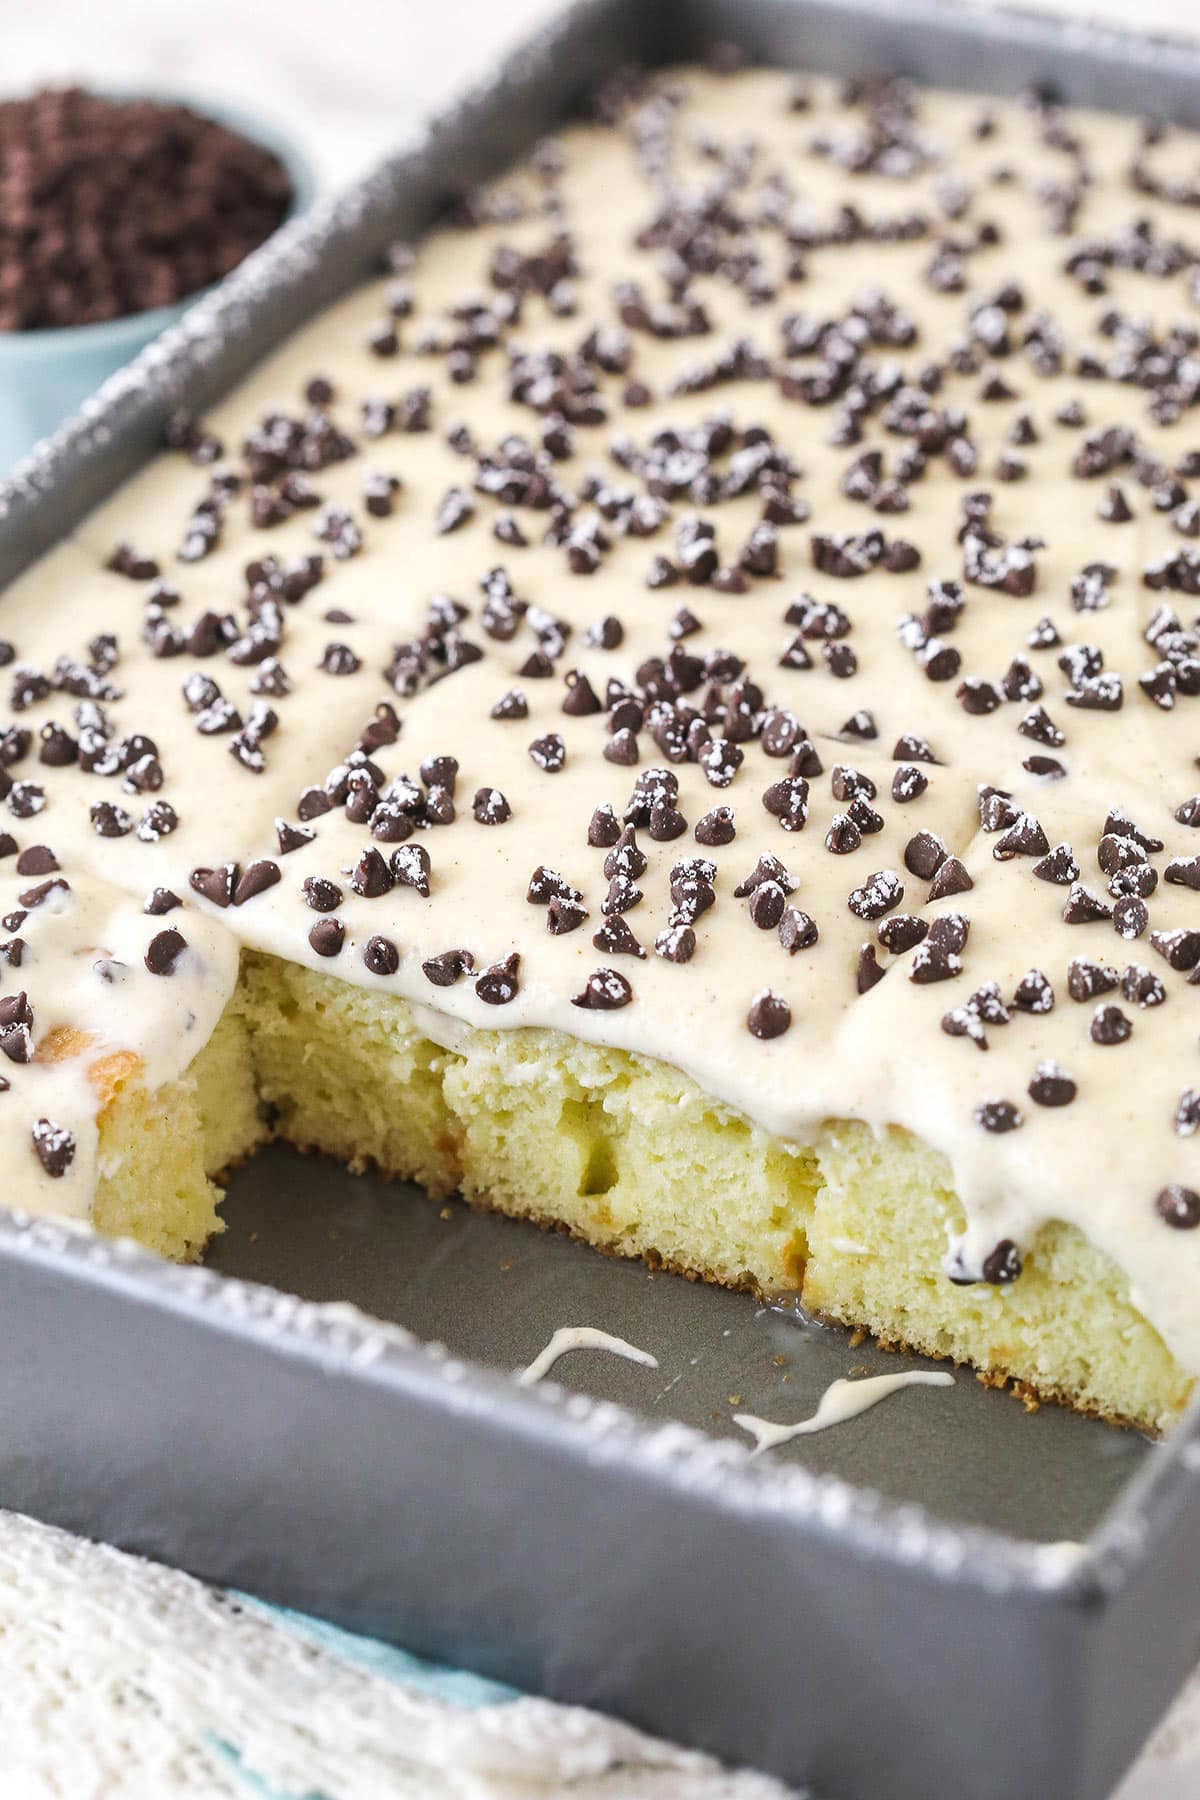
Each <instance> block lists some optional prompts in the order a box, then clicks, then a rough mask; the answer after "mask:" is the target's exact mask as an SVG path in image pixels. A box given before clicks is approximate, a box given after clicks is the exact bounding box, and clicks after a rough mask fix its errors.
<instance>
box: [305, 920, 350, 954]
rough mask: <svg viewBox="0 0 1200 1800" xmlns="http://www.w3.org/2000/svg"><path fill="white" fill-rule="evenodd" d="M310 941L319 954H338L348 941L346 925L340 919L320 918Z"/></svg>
mask: <svg viewBox="0 0 1200 1800" xmlns="http://www.w3.org/2000/svg"><path fill="white" fill-rule="evenodd" d="M308 941H309V943H310V944H311V945H312V947H313V949H314V950H315V951H316V953H317V955H318V956H337V955H339V954H340V952H341V948H342V945H343V944H344V943H345V941H346V927H345V926H344V925H343V924H342V921H341V920H340V919H318V920H317V922H316V924H315V925H314V926H313V928H312V930H311V931H310V932H309V934H308Z"/></svg>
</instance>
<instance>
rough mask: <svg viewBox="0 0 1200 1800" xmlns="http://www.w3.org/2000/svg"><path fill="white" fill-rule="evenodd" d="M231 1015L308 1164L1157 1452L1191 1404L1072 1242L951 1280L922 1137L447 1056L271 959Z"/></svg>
mask: <svg viewBox="0 0 1200 1800" xmlns="http://www.w3.org/2000/svg"><path fill="white" fill-rule="evenodd" d="M234 1010H236V1014H237V1026H238V1030H237V1034H236V1039H235V1041H234V1042H233V1043H231V1052H232V1053H233V1054H235V1055H239V1056H240V1055H248V1056H249V1057H250V1058H251V1059H252V1062H253V1069H254V1074H255V1078H256V1083H257V1090H258V1093H259V1095H260V1097H261V1099H262V1101H263V1103H264V1104H265V1105H266V1107H267V1109H268V1112H269V1114H270V1117H271V1119H272V1122H273V1123H272V1129H273V1130H274V1131H275V1132H276V1133H277V1135H278V1136H280V1137H282V1138H283V1139H285V1140H286V1141H288V1142H290V1143H292V1144H293V1145H295V1146H296V1147H298V1148H300V1149H304V1150H313V1151H320V1152H324V1153H327V1154H329V1155H331V1156H334V1157H336V1158H338V1159H339V1160H340V1161H342V1162H345V1163H347V1164H349V1165H350V1166H351V1167H352V1168H356V1169H362V1168H366V1167H371V1168H374V1169H376V1170H378V1171H379V1172H380V1173H382V1174H384V1175H387V1176H391V1177H396V1178H401V1179H411V1180H414V1181H416V1182H418V1183H420V1184H421V1185H422V1186H423V1187H424V1188H425V1189H426V1190H427V1191H428V1192H429V1193H430V1194H431V1195H432V1196H435V1197H436V1196H440V1195H446V1194H450V1193H453V1192H459V1193H461V1194H462V1195H463V1196H464V1198H466V1199H467V1200H468V1201H470V1202H471V1203H472V1204H475V1205H479V1206H482V1207H486V1208H488V1209H490V1210H494V1211H498V1212H501V1213H504V1214H506V1215H508V1216H510V1217H513V1218H520V1219H527V1220H530V1221H532V1222H534V1223H536V1224H539V1225H542V1226H547V1227H554V1228H558V1229H563V1230H566V1231H568V1232H570V1233H571V1234H572V1235H574V1236H576V1237H578V1238H580V1239H583V1240H585V1241H586V1242H588V1243H590V1244H592V1245H594V1246H595V1247H597V1248H599V1249H602V1250H605V1251H607V1252H610V1253H613V1254H618V1255H622V1256H631V1257H642V1258H643V1259H645V1260H646V1261H647V1262H649V1263H651V1264H653V1265H657V1266H665V1267H668V1268H670V1269H673V1270H675V1271H677V1272H679V1273H682V1274H684V1275H687V1276H690V1277H693V1278H696V1277H699V1278H703V1279H705V1280H708V1281H713V1282H717V1283H720V1284H722V1285H725V1286H729V1287H735V1288H747V1289H750V1290H752V1291H753V1292H755V1293H757V1294H759V1295H761V1296H762V1297H763V1298H765V1299H767V1300H772V1301H792V1302H798V1303H799V1304H800V1306H801V1307H803V1308H804V1309H805V1311H806V1312H808V1313H810V1314H812V1315H814V1316H816V1317H819V1318H821V1319H825V1320H829V1321H831V1322H834V1323H837V1324H839V1325H844V1326H847V1327H849V1328H851V1329H852V1330H860V1331H863V1332H865V1333H867V1334H869V1335H870V1336H872V1337H873V1338H875V1339H876V1340H877V1341H878V1342H879V1343H880V1344H881V1345H882V1346H884V1347H887V1348H897V1349H900V1348H903V1349H906V1350H910V1351H914V1352H918V1353H921V1354H924V1355H929V1356H934V1357H939V1358H946V1359H950V1360H953V1361H954V1362H957V1363H961V1364H965V1365H969V1366H970V1367H972V1368H974V1369H975V1370H976V1372H977V1374H978V1376H979V1378H980V1379H981V1380H983V1381H985V1382H987V1383H988V1384H990V1385H995V1386H1008V1387H1011V1388H1012V1389H1013V1390H1014V1391H1015V1392H1016V1393H1017V1394H1018V1395H1019V1396H1020V1397H1022V1398H1023V1399H1025V1400H1026V1402H1027V1403H1033V1402H1035V1401H1036V1400H1038V1399H1042V1400H1053V1401H1059V1402H1062V1403H1064V1404H1066V1405H1069V1406H1071V1407H1073V1408H1074V1409H1076V1410H1078V1411H1082V1412H1085V1413H1090V1414H1094V1415H1096V1416H1099V1417H1102V1418H1104V1419H1107V1420H1109V1421H1110V1422H1113V1423H1119V1424H1125V1425H1132V1426H1135V1427H1137V1428H1138V1429H1141V1430H1143V1431H1147V1432H1151V1433H1154V1434H1159V1433H1161V1432H1162V1431H1164V1430H1165V1429H1166V1428H1167V1427H1168V1426H1169V1425H1170V1424H1171V1423H1172V1422H1173V1421H1174V1420H1175V1419H1176V1418H1177V1417H1178V1415H1179V1413H1180V1412H1181V1411H1182V1410H1183V1408H1184V1406H1185V1405H1186V1403H1187V1400H1188V1398H1189V1396H1190V1394H1191V1391H1192V1387H1193V1381H1192V1379H1191V1377H1190V1376H1188V1375H1187V1373H1186V1372H1185V1371H1184V1370H1183V1369H1182V1368H1181V1367H1180V1365H1179V1363H1178V1362H1177V1361H1176V1359H1175V1358H1174V1356H1173V1355H1172V1354H1171V1352H1170V1351H1169V1350H1168V1348H1167V1346H1166V1345H1165V1343H1164V1342H1163V1340H1162V1338H1161V1337H1160V1335H1159V1334H1158V1332H1157V1331H1156V1330H1155V1329H1154V1327H1153V1326H1152V1325H1151V1324H1150V1323H1149V1322H1148V1321H1147V1320H1146V1318H1145V1317H1144V1316H1143V1315H1142V1314H1141V1313H1140V1312H1139V1311H1138V1309H1137V1308H1136V1307H1135V1306H1134V1305H1133V1304H1132V1302H1131V1300H1130V1296H1129V1285H1128V1282H1127V1280H1126V1278H1125V1276H1124V1274H1123V1273H1122V1272H1121V1271H1120V1269H1119V1268H1118V1267H1117V1265H1116V1264H1115V1263H1114V1262H1113V1261H1112V1259H1111V1258H1110V1257H1108V1256H1107V1255H1105V1254H1104V1253H1103V1252H1102V1251H1100V1250H1099V1249H1097V1248H1096V1247H1095V1246H1094V1245H1092V1244H1090V1243H1089V1242H1088V1241H1087V1240H1086V1239H1085V1238H1084V1237H1083V1236H1082V1234H1081V1233H1080V1232H1079V1231H1077V1230H1076V1229H1075V1228H1074V1227H1071V1226H1068V1225H1064V1224H1061V1223H1051V1224H1050V1225H1048V1226H1046V1227H1044V1228H1043V1229H1042V1230H1041V1232H1040V1233H1039V1234H1038V1236H1037V1238H1036V1239H1035V1241H1034V1242H1033V1243H1032V1245H1030V1246H1029V1249H1028V1252H1027V1254H1026V1256H1025V1258H1024V1268H1023V1271H1022V1273H1021V1275H1020V1277H1019V1279H1018V1280H1016V1281H1014V1282H1013V1283H1012V1284H1011V1285H1007V1286H1003V1287H997V1286H994V1285H992V1284H989V1283H976V1284H973V1285H971V1286H968V1287H964V1286H956V1285H955V1284H953V1283H952V1282H950V1281H949V1280H948V1279H947V1277H946V1275H945V1273H944V1270H943V1266H942V1265H943V1258H944V1254H945V1250H946V1246H947V1243H948V1241H949V1238H950V1236H951V1235H952V1234H953V1233H954V1232H955V1231H957V1230H959V1229H961V1225H962V1207H961V1203H960V1202H959V1200H958V1198H957V1196H956V1194H955V1192H954V1186H953V1178H952V1175H951V1171H950V1167H949V1164H948V1162H947V1159H946V1158H945V1156H944V1155H943V1154H942V1153H940V1152H938V1151H935V1150H933V1149H932V1148H931V1147H929V1146H928V1145H926V1144H924V1143H922V1142H921V1141H920V1140H919V1139H917V1138H915V1137H914V1136H913V1135H912V1134H911V1133H910V1132H908V1131H906V1130H903V1129H901V1128H898V1127H892V1128H889V1129H888V1130H886V1131H885V1132H882V1133H877V1132H876V1131H875V1130H873V1129H872V1128H871V1127H870V1126H867V1125H865V1124H862V1123H860V1122H857V1121H848V1120H831V1121H826V1122H825V1123H824V1124H823V1125H822V1126H821V1127H820V1128H819V1129H817V1130H815V1131H814V1132H813V1133H812V1134H811V1137H810V1138H809V1139H808V1140H807V1141H804V1142H797V1143H785V1142H783V1141H782V1140H780V1139H779V1138H776V1137H774V1136H772V1134H771V1133H769V1132H768V1131H766V1130H765V1129H763V1128H762V1127H761V1126H759V1125H757V1124H755V1123H754V1122H753V1121H751V1120H750V1119H748V1118H746V1117H745V1116H744V1115H742V1114H740V1113H738V1112H736V1111H735V1110H734V1109H732V1108H730V1107H728V1106H725V1105H723V1104H722V1103H721V1102H719V1101H717V1100H714V1099H713V1098H712V1097H711V1096H709V1095H706V1094H705V1093H704V1092H703V1091H702V1090H701V1089H700V1088H699V1087H698V1086H697V1085H696V1084H695V1083H694V1082H693V1081H692V1080H691V1079H690V1078H689V1077H688V1076H686V1075H684V1074H683V1073H682V1072H680V1071H679V1070H677V1069H675V1068H673V1067H671V1066H669V1065H668V1064H665V1063H662V1062H656V1061H651V1060H649V1059H646V1058H641V1057H638V1056H635V1055H632V1054H630V1053H627V1052H624V1051H620V1050H614V1049H608V1048H604V1047H602V1046H598V1045H593V1044H588V1043H584V1042H583V1041H581V1040H579V1039H577V1038H573V1037H570V1036H568V1035H566V1034H564V1033H561V1032H555V1031H550V1030H543V1029H537V1028H530V1027H522V1028H518V1029H514V1030H502V1031H485V1030H479V1029H476V1028H473V1027H468V1026H463V1025H460V1024H457V1023H453V1022H451V1021H449V1020H446V1021H445V1025H446V1042H445V1043H438V1042H435V1041H434V1039H433V1038H432V1037H431V1036H429V1035H428V1028H429V1019H430V1014H429V1011H428V1009H427V1008H420V1009H417V1008H414V1007H412V1006H411V1005H409V1004H408V1003H407V1002H406V1001H404V1000H402V999H399V998H396V997H392V996H389V997H387V998H382V997H379V996H374V995H369V994H367V993H366V992H365V991H364V990H363V989H361V988H359V987H356V986H353V985H351V984H348V983H345V982H342V981H339V980H338V979H337V978H336V977H332V976H328V975H325V974H322V973H319V972H317V971H314V970H310V969H307V968H305V967H303V966H302V965H299V964H292V963H285V962H282V961H280V960H278V959H275V958H273V957H269V956H265V955H261V954H257V953H249V954H247V955H246V957H245V958H244V963H243V975H242V983H241V987H240V989H239V994H238V997H237V999H236V1001H235V1002H234ZM227 1019H228V1014H227ZM219 1054H220V1052H218V1055H219ZM214 1091H215V1092H217V1093H220V1092H222V1091H224V1088H223V1083H219V1082H218V1083H216V1084H215V1087H214ZM225 1160H226V1161H228V1160H229V1159H228V1157H226V1158H225Z"/></svg>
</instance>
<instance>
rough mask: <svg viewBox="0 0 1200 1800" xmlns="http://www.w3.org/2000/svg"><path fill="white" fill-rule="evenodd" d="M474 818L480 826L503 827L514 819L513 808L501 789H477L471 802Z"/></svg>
mask: <svg viewBox="0 0 1200 1800" xmlns="http://www.w3.org/2000/svg"><path fill="white" fill-rule="evenodd" d="M471 813H472V816H473V817H474V818H475V819H476V820H477V821H478V822H479V824H480V825H503V824H505V823H506V822H507V821H508V820H509V819H511V818H512V807H511V806H510V805H509V804H508V801H507V800H506V799H505V797H504V795H503V794H502V793H501V792H500V789H499V788H494V787H481V788H476V790H475V796H474V798H473V799H472V801H471Z"/></svg>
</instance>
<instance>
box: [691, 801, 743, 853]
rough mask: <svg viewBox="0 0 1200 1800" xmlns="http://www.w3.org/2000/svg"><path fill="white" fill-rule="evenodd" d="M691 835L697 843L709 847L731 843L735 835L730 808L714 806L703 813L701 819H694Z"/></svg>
mask: <svg viewBox="0 0 1200 1800" xmlns="http://www.w3.org/2000/svg"><path fill="white" fill-rule="evenodd" d="M693 835H694V837H695V839H696V842H697V843H698V844H704V845H705V846H706V847H710V848H712V847H716V846H718V845H721V844H731V843H732V842H733V840H734V838H735V837H736V836H737V830H736V827H735V825H734V818H733V812H732V809H731V808H730V807H728V806H714V808H713V809H712V811H711V812H707V813H705V814H704V817H703V818H702V819H698V820H697V821H696V828H695V831H694V833H693Z"/></svg>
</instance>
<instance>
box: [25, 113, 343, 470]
mask: <svg viewBox="0 0 1200 1800" xmlns="http://www.w3.org/2000/svg"><path fill="white" fill-rule="evenodd" d="M120 97H121V98H122V99H125V98H127V97H128V96H126V95H124V94H123V95H121V96H120ZM154 97H155V98H157V99H161V98H163V97H164V96H161V95H156V96H154ZM170 99H171V101H172V102H174V101H175V100H176V96H175V95H171V96H170ZM179 104H181V105H185V106H193V107H195V109H196V110H197V111H198V112H203V113H204V114H205V116H206V117H207V118H211V119H216V120H218V121H219V122H220V123H221V124H222V125H228V126H229V127H230V129H231V130H233V131H238V132H240V133H241V134H242V136H243V137H246V138H249V139H250V140H251V141H252V142H253V143H256V144H261V145H262V146H263V148H264V149H267V150H272V151H274V153H275V155H276V156H277V157H278V158H279V160H280V161H281V162H282V164H283V166H284V168H285V169H286V170H287V172H288V174H289V176H290V177H291V182H292V204H291V208H290V210H289V212H288V215H287V216H288V218H289V219H294V218H295V217H296V216H297V214H299V213H302V212H303V211H304V210H305V208H306V207H307V206H308V205H309V203H310V202H311V200H312V197H313V180H312V173H311V171H310V169H309V167H308V164H307V163H306V162H305V161H304V159H303V157H302V156H300V155H299V153H298V152H297V151H296V150H295V149H293V147H292V145H291V144H289V143H287V142H285V141H284V140H283V139H282V138H281V137H280V136H279V135H278V133H276V132H275V131H273V130H271V129H270V128H269V127H267V126H265V125H262V124H260V123H259V122H258V121H257V120H256V119H249V118H246V117H245V116H244V115H242V114H240V113H238V112H235V111H233V110H232V109H231V108H227V107H221V106H209V105H207V104H206V103H205V102H203V101H197V100H194V99H192V98H190V97H186V98H181V99H180V100H179ZM202 292H211V289H204V290H202ZM200 298H201V294H200V293H195V294H189V295H187V297H186V298H185V299H183V300H176V301H175V302H174V303H173V304H172V305H171V306H155V307H152V308H151V309H150V310H149V311H147V312H140V313H131V314H130V315H129V316H128V317H127V318H124V319H102V320H99V321H97V322H96V323H95V324H92V325H67V326H61V327H56V328H55V329H53V330H46V331H0V475H3V473H4V472H5V471H7V470H8V469H11V468H12V466H13V464H14V463H16V462H18V461H19V460H20V459H21V457H23V456H25V455H26V454H27V453H28V452H29V451H30V450H31V449H32V448H33V446H34V445H35V444H36V443H37V442H38V441H39V439H41V438H44V437H48V436H49V434H50V433H51V432H52V431H53V430H54V429H55V428H56V427H57V426H58V425H61V424H62V422H63V420H64V419H66V418H69V417H70V415H71V414H72V413H74V412H76V411H78V409H79V407H80V405H81V404H82V402H83V401H84V400H86V399H87V397H88V395H89V394H92V393H94V392H95V391H96V389H97V388H98V387H99V386H100V384H101V383H102V382H103V381H106V380H107V379H108V377H109V376H110V375H112V374H113V373H114V372H115V371H116V370H117V369H119V368H121V367H122V366H123V364H125V363H127V362H130V361H132V359H133V358H134V357H135V356H136V355H137V354H138V351H139V350H143V349H144V348H145V346H146V345H147V344H148V343H149V342H150V341H151V339H152V338H156V337H157V336H158V334H159V332H160V331H165V330H166V329H167V327H168V326H170V325H175V324H177V323H178V322H179V320H180V319H181V318H182V317H183V315H184V313H185V312H186V311H187V310H188V308H189V307H190V306H194V305H195V303H196V301H197V300H199V299H200Z"/></svg>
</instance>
